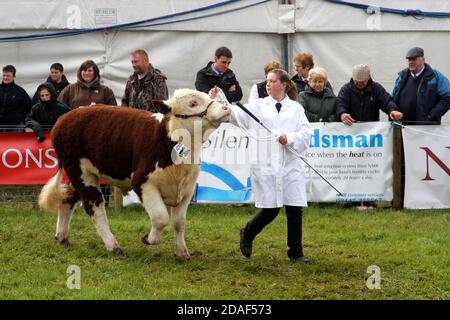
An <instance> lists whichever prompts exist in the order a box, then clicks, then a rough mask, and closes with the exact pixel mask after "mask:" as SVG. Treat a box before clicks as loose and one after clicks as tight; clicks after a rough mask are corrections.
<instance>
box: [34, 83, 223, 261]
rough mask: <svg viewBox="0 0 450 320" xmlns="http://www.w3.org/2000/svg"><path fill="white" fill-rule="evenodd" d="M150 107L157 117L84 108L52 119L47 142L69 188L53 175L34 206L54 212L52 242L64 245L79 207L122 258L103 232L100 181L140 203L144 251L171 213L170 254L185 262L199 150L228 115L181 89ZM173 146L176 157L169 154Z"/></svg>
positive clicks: (206, 98) (219, 106)
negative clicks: (144, 215) (146, 221)
mask: <svg viewBox="0 0 450 320" xmlns="http://www.w3.org/2000/svg"><path fill="white" fill-rule="evenodd" d="M156 104H157V105H158V108H159V110H160V111H161V113H155V114H154V113H151V112H147V111H143V110H137V109H131V108H127V107H111V106H89V107H85V108H78V109H75V110H73V111H71V112H69V113H67V114H65V115H64V116H62V117H61V118H60V119H59V120H58V122H57V123H56V125H55V126H54V128H53V130H52V141H53V146H54V148H55V152H56V154H57V155H58V157H59V161H60V165H61V166H62V167H63V168H64V170H65V171H66V172H67V176H68V178H69V180H70V183H68V184H64V183H62V182H61V169H60V170H59V171H58V174H57V175H56V176H55V177H53V178H52V179H51V180H50V181H49V182H48V183H47V185H45V186H44V188H43V189H42V192H41V194H40V196H39V204H40V206H41V207H42V208H44V209H46V210H50V211H56V212H57V213H58V221H57V226H56V236H55V238H56V239H57V240H58V241H59V242H60V243H68V236H69V223H70V219H71V216H72V213H73V210H74V207H75V204H77V203H78V202H79V201H82V203H83V207H84V209H85V210H86V212H87V213H88V214H89V215H90V216H91V218H92V220H93V222H94V224H95V227H96V229H97V232H98V234H99V235H100V237H101V238H102V240H103V242H104V243H105V245H106V248H107V250H109V251H112V252H115V253H121V252H122V249H121V248H120V246H119V244H118V242H117V241H116V239H115V237H114V235H113V234H112V232H111V230H110V228H109V224H108V219H107V216H106V211H105V201H104V198H103V195H102V193H101V191H100V185H99V181H101V180H107V181H108V182H109V183H110V184H111V185H114V186H118V187H120V188H121V189H122V190H123V191H125V190H126V191H128V190H130V189H133V190H134V191H135V192H136V193H137V195H138V196H139V197H140V199H141V201H142V204H143V206H144V208H145V210H146V211H147V212H148V214H149V215H150V218H151V222H152V227H151V231H150V234H147V235H146V236H144V238H143V239H142V240H143V241H144V242H145V243H147V244H158V243H159V242H160V241H161V232H162V231H163V229H164V228H165V227H166V226H167V224H168V222H169V214H168V209H167V207H171V208H172V219H173V225H174V229H175V232H176V254H177V255H178V256H179V257H181V258H182V259H189V251H188V248H187V247H186V243H185V240H184V228H185V223H186V211H187V208H188V205H189V203H190V200H191V198H192V195H193V193H194V191H195V184H196V180H197V177H198V174H199V170H200V151H201V146H202V143H203V142H204V141H206V139H207V138H208V136H209V134H211V132H212V131H214V129H216V128H217V127H218V126H219V125H220V123H222V122H224V121H227V120H228V117H229V114H230V110H229V108H227V107H226V106H224V105H223V104H222V103H220V102H217V101H215V100H211V99H210V98H209V96H208V95H207V94H205V93H201V92H198V91H195V90H189V89H179V90H176V91H175V93H174V97H173V98H172V99H170V100H168V101H165V102H161V101H160V102H157V103H156ZM180 140H182V141H180ZM179 142H182V145H181V144H179ZM175 146H176V147H175ZM180 146H181V147H182V150H180V149H177V148H178V147H180ZM174 147H175V149H174ZM186 147H188V148H189V150H190V152H189V150H188V149H186ZM166 206H167V207H166Z"/></svg>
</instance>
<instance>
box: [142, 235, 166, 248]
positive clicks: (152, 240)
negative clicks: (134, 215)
mask: <svg viewBox="0 0 450 320" xmlns="http://www.w3.org/2000/svg"><path fill="white" fill-rule="evenodd" d="M142 242H143V243H145V244H147V245H155V244H160V243H161V237H153V238H152V237H151V236H150V234H148V233H147V234H146V235H145V236H144V237H143V238H142Z"/></svg>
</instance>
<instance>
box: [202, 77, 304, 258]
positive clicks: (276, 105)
mask: <svg viewBox="0 0 450 320" xmlns="http://www.w3.org/2000/svg"><path fill="white" fill-rule="evenodd" d="M266 79H267V85H266V89H267V93H268V94H269V96H268V97H266V98H262V99H256V100H254V101H252V102H251V103H249V104H247V105H246V107H247V109H249V111H250V112H252V113H253V114H254V115H255V116H256V117H257V118H258V119H260V120H261V121H262V122H263V123H264V124H265V125H266V126H267V127H268V128H270V129H271V130H272V131H274V132H277V133H278V138H272V139H269V138H268V136H269V133H268V132H267V131H266V130H265V129H264V128H262V126H261V125H260V124H258V123H257V122H256V121H255V120H254V119H252V118H251V117H250V116H249V115H248V114H246V113H245V112H244V111H242V110H241V109H240V108H239V107H237V106H231V108H232V116H231V120H230V122H231V123H233V124H235V125H237V126H239V127H241V128H244V129H246V130H248V131H249V133H250V134H255V133H256V136H257V137H259V139H258V140H256V141H255V140H253V139H251V140H252V145H253V147H252V149H251V150H252V152H251V153H252V155H251V157H252V158H251V180H252V188H253V194H254V197H255V206H256V207H257V208H262V210H261V212H259V213H258V214H257V215H256V216H255V217H254V218H253V219H252V220H250V221H249V222H248V223H247V225H246V226H245V227H244V228H242V229H241V230H240V249H241V252H242V254H243V255H244V256H246V257H247V258H249V257H250V256H251V254H252V244H253V240H254V239H255V237H256V236H257V235H258V234H259V233H260V232H261V231H262V230H263V228H264V227H265V226H266V225H268V224H269V223H270V222H272V221H273V220H274V219H275V217H276V216H277V215H278V212H279V211H280V209H281V207H283V206H285V208H286V216H287V224H288V226H287V229H288V232H287V234H288V236H287V238H288V241H287V242H288V247H289V249H288V257H289V258H290V259H291V260H292V261H303V262H308V261H309V259H308V258H307V257H305V256H304V255H303V247H302V207H307V200H306V190H305V189H306V188H305V173H304V168H303V161H302V160H301V159H299V158H298V157H296V156H295V155H294V154H293V153H292V152H291V151H289V150H288V149H287V148H286V147H285V145H288V146H291V147H292V148H294V149H295V150H296V151H297V152H299V153H301V152H303V151H304V150H305V149H306V148H308V146H309V143H310V138H311V134H312V129H311V127H310V125H309V122H308V119H307V118H306V116H305V112H304V109H303V107H302V106H301V105H300V104H299V103H298V102H297V101H296V98H297V90H296V87H295V84H294V83H293V82H292V81H291V80H290V77H289V75H288V74H287V73H286V72H285V71H284V70H281V69H275V70H272V71H270V72H269V73H268V74H267V78H266ZM210 95H211V97H215V95H216V91H215V89H212V90H211V91H210ZM255 146H256V147H255Z"/></svg>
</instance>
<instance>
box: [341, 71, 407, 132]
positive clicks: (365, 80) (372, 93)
mask: <svg viewBox="0 0 450 320" xmlns="http://www.w3.org/2000/svg"><path fill="white" fill-rule="evenodd" d="M380 109H381V110H383V112H384V113H386V114H387V115H389V118H390V119H392V120H400V119H402V117H403V115H402V114H401V112H399V111H398V107H397V106H396V105H395V103H394V101H392V98H391V96H390V95H389V93H387V92H386V90H385V89H384V88H383V86H382V85H381V84H379V83H378V82H375V81H373V80H372V77H371V75H370V68H369V66H368V65H365V64H357V65H355V66H354V67H353V70H352V78H351V79H350V81H349V82H348V83H346V84H345V85H344V86H343V87H342V88H341V90H340V91H339V94H338V97H337V107H336V116H337V117H338V119H340V120H341V121H342V122H343V123H344V124H346V125H348V126H350V125H351V124H352V123H353V122H355V121H380Z"/></svg>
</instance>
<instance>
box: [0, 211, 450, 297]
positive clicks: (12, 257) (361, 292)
mask: <svg viewBox="0 0 450 320" xmlns="http://www.w3.org/2000/svg"><path fill="white" fill-rule="evenodd" d="M256 212H257V211H256V209H255V208H254V207H253V206H246V207H231V206H220V205H192V206H191V207H190V209H189V212H188V225H187V228H186V242H187V245H188V247H189V249H190V251H191V256H192V258H191V260H190V261H188V262H182V261H180V260H179V259H178V258H177V257H176V256H175V254H174V252H175V245H174V233H173V229H172V226H169V227H168V228H167V229H166V232H165V233H164V241H163V243H161V244H160V245H158V246H145V245H144V244H143V243H142V242H141V237H142V236H143V235H144V234H145V233H147V232H148V231H149V228H150V222H149V218H148V216H147V214H146V213H145V212H144V211H143V209H123V210H120V211H114V210H109V220H110V224H111V228H112V231H113V233H114V234H115V236H116V238H117V240H118V241H119V243H120V244H121V246H122V248H123V249H124V251H125V252H126V254H125V255H124V256H114V255H112V254H110V253H108V252H107V251H106V249H105V248H104V246H103V243H102V241H101V239H100V237H99V236H98V235H97V234H96V231H95V228H94V225H93V224H92V222H91V220H90V218H89V217H88V216H87V215H86V214H85V213H84V211H82V210H80V209H77V211H76V213H75V215H74V217H73V220H72V224H71V233H70V241H71V245H70V246H69V247H64V246H61V245H59V244H58V243H57V242H56V241H55V240H53V236H54V231H55V224H56V216H54V215H52V214H49V213H45V212H40V211H38V210H36V209H33V208H32V206H31V205H30V204H11V203H9V204H8V203H6V202H3V203H0V298H1V299H188V300H189V299H219V300H227V299H283V300H289V299H450V210H428V211H409V210H404V211H393V210H390V209H384V210H382V209H379V210H377V211H374V212H358V211H356V209H354V208H353V209H342V208H340V207H337V206H331V207H328V208H325V209H320V208H318V207H317V206H313V207H311V208H308V209H307V210H306V211H305V213H304V219H303V225H304V226H303V231H304V237H303V239H304V251H305V254H306V255H308V256H309V257H310V258H311V259H312V262H311V263H310V264H296V263H291V262H290V261H289V260H288V258H287V254H286V250H287V245H286V217H285V215H284V211H283V212H282V213H281V214H280V215H279V216H278V218H277V219H276V220H275V221H274V222H273V223H272V224H270V225H269V226H268V227H267V228H266V229H265V230H264V231H263V232H262V233H261V234H260V235H259V236H258V237H257V238H256V240H255V243H254V255H253V256H252V258H251V259H246V258H244V257H243V256H242V255H241V253H240V251H239V235H238V233H239V228H240V227H241V226H243V225H244V224H245V223H246V222H247V220H249V219H250V218H251V217H252V216H253V215H254V214H255V213H256ZM70 265H77V266H79V267H80V270H81V289H80V290H69V289H68V288H67V287H66V282H67V279H68V277H69V276H70V275H71V274H68V273H67V268H68V267H69V266H70ZM371 265H377V266H378V267H379V268H380V270H381V289H372V290H370V289H368V287H367V286H366V279H367V278H368V277H369V276H371V274H369V273H367V268H368V267H369V266H371Z"/></svg>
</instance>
